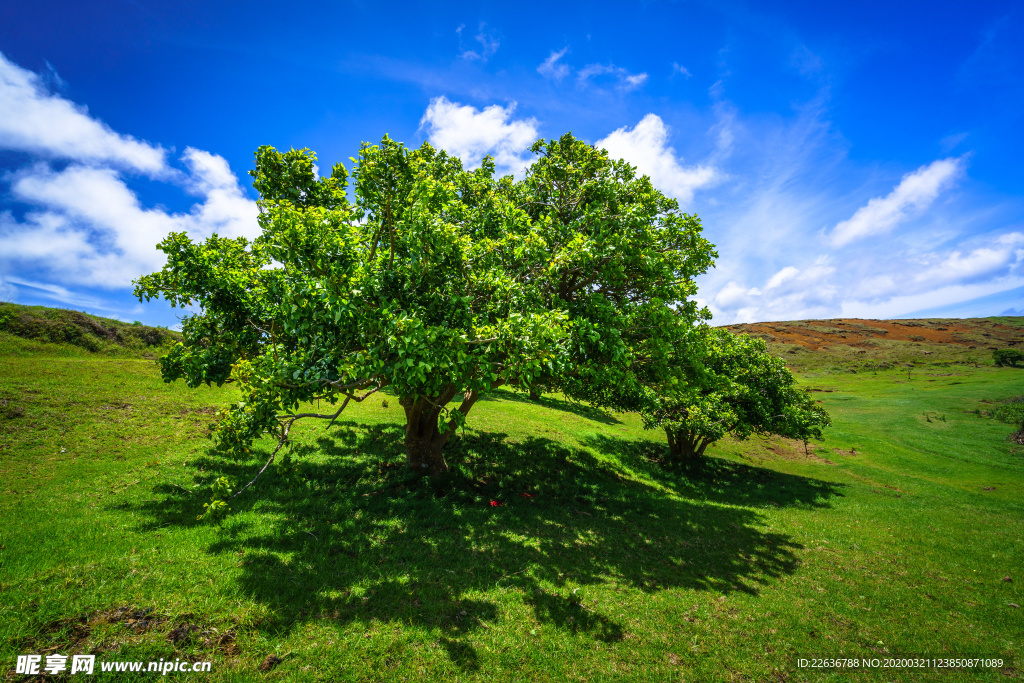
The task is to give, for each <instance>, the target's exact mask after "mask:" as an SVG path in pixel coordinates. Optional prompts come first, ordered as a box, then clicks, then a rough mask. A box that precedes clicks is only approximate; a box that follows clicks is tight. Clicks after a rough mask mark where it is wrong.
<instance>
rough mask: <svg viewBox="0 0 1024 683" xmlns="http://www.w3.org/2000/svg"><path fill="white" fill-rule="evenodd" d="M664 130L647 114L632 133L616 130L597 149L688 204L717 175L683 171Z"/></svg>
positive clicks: (706, 169) (709, 169)
mask: <svg viewBox="0 0 1024 683" xmlns="http://www.w3.org/2000/svg"><path fill="white" fill-rule="evenodd" d="M668 133H669V131H668V127H667V126H666V125H665V123H664V122H663V121H662V120H661V118H659V117H658V116H657V115H655V114H648V115H647V116H645V117H644V118H643V119H641V121H640V123H638V124H637V125H636V127H635V128H634V129H633V130H629V129H628V128H626V127H623V128H619V129H618V130H616V131H614V132H613V133H611V134H610V135H609V136H608V137H606V138H604V139H603V140H598V141H597V143H596V146H597V147H603V148H604V149H606V150H608V153H609V154H610V155H611V157H612V158H613V159H625V160H626V161H628V162H629V163H631V164H633V165H634V166H636V167H637V168H638V169H639V170H640V172H641V173H644V174H646V175H649V176H650V177H651V182H652V183H654V185H655V186H656V187H657V188H658V189H660V190H661V191H663V192H665V193H667V194H669V195H671V196H673V197H675V198H676V199H678V200H679V203H680V204H684V205H685V204H689V203H690V202H691V201H692V199H693V193H694V190H697V189H699V188H701V187H707V186H709V185H711V184H712V183H713V182H715V180H716V179H717V173H716V171H715V169H714V168H712V167H710V166H690V167H684V166H683V165H682V164H681V163H680V162H681V160H680V159H679V158H678V157H677V156H676V151H675V149H673V148H672V147H669V146H668Z"/></svg>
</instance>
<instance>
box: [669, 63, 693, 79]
mask: <svg viewBox="0 0 1024 683" xmlns="http://www.w3.org/2000/svg"><path fill="white" fill-rule="evenodd" d="M672 73H674V74H680V75H682V76H685V77H686V78H690V77H691V76H693V74H691V73H690V70H689V69H687V68H686V67H685V66H683V65H682V64H679V63H678V62H672Z"/></svg>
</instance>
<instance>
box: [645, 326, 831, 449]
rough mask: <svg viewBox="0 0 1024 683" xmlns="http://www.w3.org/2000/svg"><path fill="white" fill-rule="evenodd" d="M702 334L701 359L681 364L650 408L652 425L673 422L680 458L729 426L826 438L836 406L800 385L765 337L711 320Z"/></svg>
mask: <svg viewBox="0 0 1024 683" xmlns="http://www.w3.org/2000/svg"><path fill="white" fill-rule="evenodd" d="M702 336H703V343H702V344H700V345H699V346H698V348H699V349H700V350H701V352H702V354H703V355H702V357H701V358H700V360H699V362H696V363H692V362H691V363H685V362H680V363H676V364H674V365H673V368H674V371H675V372H674V374H672V375H669V376H667V377H666V378H665V380H663V381H662V383H661V384H660V385H659V386H658V396H657V398H656V400H655V402H654V404H653V407H651V408H649V409H647V410H645V411H644V413H643V419H644V426H645V427H646V428H648V429H655V428H662V429H664V430H665V434H666V436H667V437H668V445H669V454H670V456H671V458H672V459H674V460H676V461H684V462H686V461H690V462H692V461H694V460H696V459H697V458H700V457H701V456H702V455H703V454H704V451H705V449H706V448H707V447H708V446H709V445H711V444H713V443H715V442H716V441H718V440H719V439H721V438H722V437H724V436H725V435H726V434H732V435H733V436H734V437H736V438H738V439H740V440H743V439H746V438H747V437H748V436H750V435H752V434H759V435H768V434H776V435H779V436H785V437H788V438H792V439H800V440H803V441H807V440H808V439H810V438H819V439H820V438H821V436H822V433H821V428H822V427H826V426H828V425H830V424H831V423H832V422H831V419H830V418H829V416H828V413H827V412H826V411H825V409H824V408H822V407H821V406H819V405H817V404H816V403H815V401H814V400H813V399H812V398H811V397H810V394H808V393H807V392H806V391H801V390H800V389H798V388H797V387H796V386H795V385H794V384H795V381H794V378H793V375H792V374H791V373H790V372H789V370H788V369H787V368H786V365H785V363H784V361H783V360H782V359H781V358H777V357H775V356H773V355H771V354H770V353H768V350H767V345H766V344H765V342H764V340H762V339H756V338H752V337H748V336H747V335H733V334H731V333H729V332H728V331H726V330H722V329H716V328H710V327H705V328H703V330H702Z"/></svg>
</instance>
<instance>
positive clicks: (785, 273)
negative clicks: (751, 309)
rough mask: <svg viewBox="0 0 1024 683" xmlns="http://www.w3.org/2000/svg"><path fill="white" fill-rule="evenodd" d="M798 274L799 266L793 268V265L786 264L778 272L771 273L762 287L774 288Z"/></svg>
mask: <svg viewBox="0 0 1024 683" xmlns="http://www.w3.org/2000/svg"><path fill="white" fill-rule="evenodd" d="M799 274H800V269H799V268H794V267H793V266H786V267H785V268H783V269H782V270H780V271H779V272H777V273H775V275H772V276H771V277H770V278H768V282H767V283H766V284H765V286H764V288H765V289H775V288H776V287H778V286H779V285H781V284H783V283H785V282H788V281H789V280H792V279H793V278H795V277H796V276H797V275H799Z"/></svg>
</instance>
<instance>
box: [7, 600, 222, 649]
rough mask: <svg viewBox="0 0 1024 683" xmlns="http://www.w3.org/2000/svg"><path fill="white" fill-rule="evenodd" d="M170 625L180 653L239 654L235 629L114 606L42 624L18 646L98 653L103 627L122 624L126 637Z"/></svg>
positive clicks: (192, 617) (188, 617)
mask: <svg viewBox="0 0 1024 683" xmlns="http://www.w3.org/2000/svg"><path fill="white" fill-rule="evenodd" d="M171 624H173V627H172V628H171V629H170V630H169V631H168V632H167V636H166V638H167V642H169V643H171V644H172V645H173V646H174V649H175V652H177V653H179V654H181V655H182V656H186V653H184V652H181V650H182V649H185V648H188V649H195V648H199V649H202V650H206V651H210V650H213V651H216V652H218V653H220V654H222V655H226V656H234V655H237V654H239V648H238V644H237V639H238V634H237V632H236V631H235V629H233V628H230V629H227V630H223V631H221V630H218V629H216V628H214V627H212V626H210V625H208V624H202V623H200V622H199V621H198V620H197V619H196V617H195V615H192V614H186V615H183V616H181V617H179V618H177V619H176V620H174V621H172V620H171V619H170V618H168V617H167V616H165V615H161V614H157V613H156V612H155V611H154V609H153V608H152V607H145V608H139V607H114V608H111V609H105V610H96V611H94V612H89V613H87V614H83V615H79V616H75V617H69V618H66V619H58V620H56V621H53V622H50V623H48V624H45V625H43V626H42V627H41V628H39V629H38V632H37V633H36V634H35V635H33V636H29V637H26V638H22V639H20V640H19V641H18V643H17V647H18V649H20V650H21V651H24V652H32V653H34V654H49V653H52V652H60V653H61V654H79V653H82V652H89V653H91V654H100V653H102V652H104V647H103V646H102V644H100V643H96V642H93V640H94V638H93V634H94V633H95V632H96V631H97V630H99V629H101V628H103V627H104V626H109V625H120V626H123V627H124V628H126V629H127V631H128V636H129V637H130V638H134V637H137V636H142V635H144V634H147V633H151V632H155V633H160V632H161V631H163V630H165V629H166V628H167V627H168V626H169V625H171ZM100 638H101V639H102V638H103V636H100Z"/></svg>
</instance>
